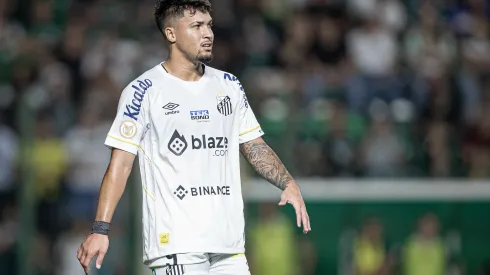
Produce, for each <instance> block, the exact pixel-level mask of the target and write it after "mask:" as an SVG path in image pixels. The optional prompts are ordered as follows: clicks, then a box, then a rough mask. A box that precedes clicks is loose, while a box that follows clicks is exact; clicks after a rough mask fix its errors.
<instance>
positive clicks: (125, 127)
mask: <svg viewBox="0 0 490 275" xmlns="http://www.w3.org/2000/svg"><path fill="white" fill-rule="evenodd" d="M136 132H137V129H136V123H134V122H133V121H131V120H125V121H123V122H122V123H121V126H119V133H120V134H121V136H123V137H125V138H133V137H134V136H135V135H136Z"/></svg>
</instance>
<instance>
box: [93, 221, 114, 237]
mask: <svg viewBox="0 0 490 275" xmlns="http://www.w3.org/2000/svg"><path fill="white" fill-rule="evenodd" d="M109 225H110V223H108V222H101V221H95V222H94V224H93V225H92V234H94V233H95V234H102V235H109Z"/></svg>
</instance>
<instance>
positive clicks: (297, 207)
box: [293, 204, 302, 227]
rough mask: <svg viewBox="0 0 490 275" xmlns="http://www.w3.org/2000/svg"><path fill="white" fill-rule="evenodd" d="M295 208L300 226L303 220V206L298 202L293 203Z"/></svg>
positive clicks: (297, 222)
mask: <svg viewBox="0 0 490 275" xmlns="http://www.w3.org/2000/svg"><path fill="white" fill-rule="evenodd" d="M293 206H294V210H295V211H296V224H297V225H298V227H301V220H302V217H301V216H302V215H301V208H300V206H299V205H297V204H293Z"/></svg>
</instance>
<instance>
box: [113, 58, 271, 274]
mask: <svg viewBox="0 0 490 275" xmlns="http://www.w3.org/2000/svg"><path fill="white" fill-rule="evenodd" d="M262 135H263V131H262V129H261V128H260V125H259V123H258V122H257V120H256V118H255V115H254V113H253V112H252V109H251V108H250V105H249V104H248V101H247V97H246V95H245V92H244V89H243V87H242V85H241V84H240V82H239V81H238V79H237V78H236V77H235V76H233V75H232V74H229V73H226V72H223V71H219V70H216V69H214V68H211V67H205V70H204V74H203V76H202V77H201V78H200V79H199V81H195V82H191V81H183V80H181V79H179V78H177V77H175V76H172V75H171V74H169V73H167V72H166V70H165V69H164V68H163V66H162V65H161V64H158V65H157V66H155V67H154V68H152V69H150V70H148V71H146V72H145V73H143V74H142V75H141V76H140V77H138V78H136V79H135V80H134V81H132V82H131V83H130V84H129V85H128V86H127V87H126V88H125V89H124V91H123V92H122V95H121V98H120V102H119V105H118V110H117V115H116V118H115V120H114V123H113V124H112V127H111V129H110V131H109V134H108V135H107V139H106V141H105V144H106V145H107V146H109V147H111V148H118V149H121V150H124V151H127V152H130V153H132V154H138V156H139V165H140V171H141V184H142V187H143V238H144V242H143V243H144V253H143V258H144V259H143V260H144V261H145V263H146V264H148V265H150V267H152V266H159V265H160V264H161V262H160V261H159V260H158V259H163V258H164V256H167V255H170V254H176V253H190V252H205V253H243V252H244V242H245V240H244V215H243V199H242V193H241V181H240V165H239V154H240V153H239V144H240V143H243V142H247V141H250V140H253V139H255V138H258V137H260V136H262Z"/></svg>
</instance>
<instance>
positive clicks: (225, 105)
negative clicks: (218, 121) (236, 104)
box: [216, 95, 232, 116]
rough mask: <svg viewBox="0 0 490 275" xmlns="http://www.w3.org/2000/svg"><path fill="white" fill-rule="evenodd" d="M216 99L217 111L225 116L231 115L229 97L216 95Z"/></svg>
mask: <svg viewBox="0 0 490 275" xmlns="http://www.w3.org/2000/svg"><path fill="white" fill-rule="evenodd" d="M216 99H217V100H218V105H217V107H218V112H220V113H221V114H223V115H225V116H227V115H231V113H232V106H231V98H230V97H229V96H227V95H225V96H220V95H219V96H216Z"/></svg>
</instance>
